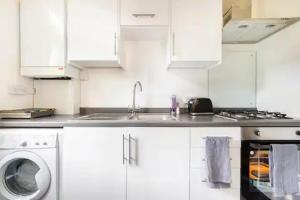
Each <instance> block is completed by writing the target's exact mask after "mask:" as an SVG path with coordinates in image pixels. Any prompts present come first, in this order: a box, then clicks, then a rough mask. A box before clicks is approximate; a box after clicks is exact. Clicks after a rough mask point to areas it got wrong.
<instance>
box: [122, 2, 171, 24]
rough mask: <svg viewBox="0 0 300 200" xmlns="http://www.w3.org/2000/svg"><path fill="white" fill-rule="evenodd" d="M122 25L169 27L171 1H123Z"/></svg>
mask: <svg viewBox="0 0 300 200" xmlns="http://www.w3.org/2000/svg"><path fill="white" fill-rule="evenodd" d="M121 25H124V26H139V25H143V26H167V25H169V0H121Z"/></svg>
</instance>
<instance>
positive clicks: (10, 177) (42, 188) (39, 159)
mask: <svg viewBox="0 0 300 200" xmlns="http://www.w3.org/2000/svg"><path fill="white" fill-rule="evenodd" d="M58 133H59V130H56V129H0V178H1V181H0V199H1V200H58V196H59V195H58V183H57V182H58V140H57V138H58Z"/></svg>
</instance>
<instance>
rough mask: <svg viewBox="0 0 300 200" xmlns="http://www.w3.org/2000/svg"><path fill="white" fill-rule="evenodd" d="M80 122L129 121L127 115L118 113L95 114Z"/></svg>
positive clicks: (85, 117) (86, 116)
mask: <svg viewBox="0 0 300 200" xmlns="http://www.w3.org/2000/svg"><path fill="white" fill-rule="evenodd" d="M78 119H79V120H128V116H127V115H121V114H116V113H94V114H90V115H85V116H82V117H79V118H78Z"/></svg>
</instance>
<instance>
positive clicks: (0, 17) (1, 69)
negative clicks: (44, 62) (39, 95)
mask: <svg viewBox="0 0 300 200" xmlns="http://www.w3.org/2000/svg"><path fill="white" fill-rule="evenodd" d="M0 27H1V31H0V110H1V109H16V108H26V107H32V103H33V101H32V99H33V98H32V95H10V94H9V93H8V88H9V87H18V88H23V89H24V90H30V89H32V88H33V85H32V84H33V81H32V80H30V79H26V78H22V77H20V75H19V74H20V73H19V69H20V68H19V29H18V27H19V26H18V3H17V0H0Z"/></svg>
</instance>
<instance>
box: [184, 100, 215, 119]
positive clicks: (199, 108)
mask: <svg viewBox="0 0 300 200" xmlns="http://www.w3.org/2000/svg"><path fill="white" fill-rule="evenodd" d="M187 104H188V113H189V114H190V115H192V116H199V115H213V114H214V110H213V104H212V101H211V100H210V99H209V98H192V99H190V100H189V101H188V103H187Z"/></svg>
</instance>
